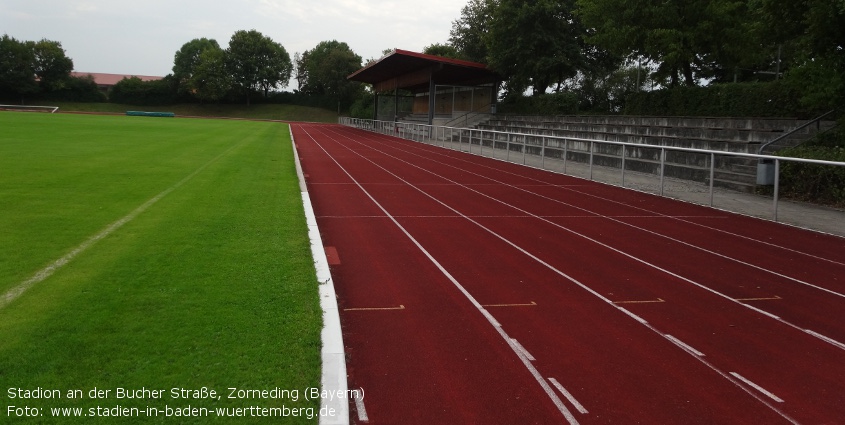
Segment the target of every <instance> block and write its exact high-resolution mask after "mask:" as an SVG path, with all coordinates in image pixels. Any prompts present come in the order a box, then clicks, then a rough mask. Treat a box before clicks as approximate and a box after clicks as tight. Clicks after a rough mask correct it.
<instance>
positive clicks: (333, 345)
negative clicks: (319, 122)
mask: <svg viewBox="0 0 845 425" xmlns="http://www.w3.org/2000/svg"><path fill="white" fill-rule="evenodd" d="M288 129H289V130H290V140H291V145H292V146H293V158H294V162H295V164H296V175H297V177H298V179H299V188H300V190H301V191H302V206H303V208H304V209H305V222H306V224H307V225H308V238H309V239H310V240H311V255H312V256H313V257H314V268H315V269H316V271H317V281H318V282H320V307H321V308H322V309H323V330H322V332H321V333H320V338H321V340H322V342H323V348H322V350H321V357H322V376H321V378H320V386H321V387H322V389H323V391H328V392H329V394H347V383H346V354H345V353H344V349H343V334H342V333H341V330H340V312H339V311H338V308H337V296H336V295H335V291H334V283H333V282H332V275H331V273H330V272H329V260H328V259H327V258H326V251H325V250H324V249H323V239H322V238H321V237H320V229H319V228H318V227H317V218H316V216H315V215H314V209H313V208H312V207H311V197H310V196H308V189H307V187H306V186H305V176H304V175H303V173H302V164H300V163H299V152H297V150H296V140H294V138H293V127H291V126H290V125H289V126H288ZM357 402H358V400H357V399H356V403H357ZM324 409H326V410H324ZM328 409H334V413H335V416H321V417H320V422H319V423H320V424H321V425H336V424H337V425H349V403H348V402H347V399H346V398H344V397H335V398H333V399H328V400H327V399H325V398H324V399H322V400H321V401H320V410H321V411H331V410H328ZM365 415H366V413H365Z"/></svg>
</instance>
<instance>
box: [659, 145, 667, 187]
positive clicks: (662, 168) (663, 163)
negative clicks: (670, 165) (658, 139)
mask: <svg viewBox="0 0 845 425" xmlns="http://www.w3.org/2000/svg"><path fill="white" fill-rule="evenodd" d="M665 169H666V148H660V196H663V178H664V175H665V174H666V173H665Z"/></svg>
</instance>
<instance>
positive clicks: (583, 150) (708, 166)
mask: <svg viewBox="0 0 845 425" xmlns="http://www.w3.org/2000/svg"><path fill="white" fill-rule="evenodd" d="M340 124H343V125H346V126H350V127H355V128H359V129H364V130H368V131H373V132H377V133H382V134H387V135H391V136H396V137H400V138H404V139H409V140H414V141H417V142H421V143H427V144H431V145H436V146H441V147H444V148H450V149H454V150H460V151H463V152H468V153H472V154H478V155H481V156H486V157H492V158H497V159H501V160H505V161H508V162H516V163H521V164H524V165H528V166H533V167H537V168H541V169H544V170H550V171H556V172H562V173H564V174H569V175H575V176H579V177H583V178H588V179H590V180H597V181H603V182H606V183H611V184H616V185H621V186H623V187H629V188H635V189H640V190H643V191H647V192H652V193H655V194H659V195H660V196H669V197H674V198H681V199H684V198H685V197H684V196H672V195H667V193H666V192H667V190H666V189H667V181H669V180H670V181H671V185H670V186H671V188H672V190H670V191H674V192H676V194H677V193H679V192H685V191H686V192H690V193H698V195H699V196H688V197H687V199H684V200H688V201H691V202H695V203H699V204H705V205H709V206H711V207H712V206H714V196H715V194H716V192H717V189H716V181H717V180H719V178H718V174H719V173H722V172H725V169H726V167H727V166H728V164H729V163H730V162H731V160H740V161H745V162H748V163H750V164H747V165H745V166H746V167H756V168H757V170H756V171H757V183H763V185H765V186H773V192H772V193H771V194H769V195H766V196H771V197H772V200H771V215H770V217H771V219H772V220H774V221H778V207H779V203H780V199H779V192H780V168H781V164H782V163H784V162H794V163H808V164H817V165H824V166H833V167H845V162H834V161H822V160H812V159H803V158H787V157H778V156H771V155H759V154H750V153H740V152H727V151H713V150H705V149H693V148H683V147H673V146H660V145H647V144H638V143H625V142H611V141H603V140H591V139H581V138H574V137H559V136H546V135H541V134H525V133H509V132H502V131H495V130H482V129H470V128H457V127H444V126H432V125H427V124H415V123H401V122H393V121H377V120H365V119H358V118H349V117H342V118H340ZM670 157H671V158H670ZM670 159H671V160H670ZM670 170H671V171H670ZM683 174H687V175H686V176H684V177H680V176H679V175H683ZM596 177H601V178H599V179H597V178H596ZM626 178H627V179H628V180H629V181H628V182H627V183H626ZM649 178H651V179H655V178H657V179H658V180H659V183H657V182H654V183H656V187H654V186H655V184H652V185H651V186H650V187H649V185H648V184H643V183H642V182H643V181H644V180H648V179H649ZM723 192H724V193H732V192H729V191H723ZM702 194H703V195H705V196H706V198H704V199H702V196H700V195H702ZM690 198H695V199H690ZM723 209H728V210H730V209H732V208H730V207H723ZM738 212H744V211H738ZM751 215H755V214H751Z"/></svg>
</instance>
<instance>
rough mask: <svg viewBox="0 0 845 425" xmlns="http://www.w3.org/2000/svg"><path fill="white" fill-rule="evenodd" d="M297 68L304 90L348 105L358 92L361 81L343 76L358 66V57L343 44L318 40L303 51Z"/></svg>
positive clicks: (358, 67) (359, 60)
mask: <svg viewBox="0 0 845 425" xmlns="http://www.w3.org/2000/svg"><path fill="white" fill-rule="evenodd" d="M297 68H298V72H297V78H300V79H301V80H300V84H301V85H300V87H299V89H300V91H302V92H304V93H308V94H313V95H327V96H331V97H333V98H335V99H337V100H338V101H339V102H341V103H343V104H345V105H347V106H348V105H349V104H351V103H352V101H353V100H354V98H355V96H356V95H357V94H358V92H359V91H360V84H359V83H356V82H352V81H349V80H347V79H346V77H347V76H349V75H350V74H352V73H354V72H355V71H357V70H358V69H360V68H361V56H358V55H357V54H355V52H353V51H352V49H350V48H349V45H347V44H346V43H343V42H339V41H337V40H331V41H323V42H320V43H319V44H317V46H315V47H314V48H313V49H311V50H308V51H306V52H305V53H303V54H302V56H301V60H300V63H299V65H298V67H297Z"/></svg>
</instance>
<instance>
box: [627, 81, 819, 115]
mask: <svg viewBox="0 0 845 425" xmlns="http://www.w3.org/2000/svg"><path fill="white" fill-rule="evenodd" d="M800 98H801V92H800V91H798V89H796V88H795V87H793V86H791V85H789V84H786V83H784V82H782V81H780V82H771V83H735V84H713V85H710V86H706V87H697V86H693V87H675V88H672V89H664V90H657V91H652V92H640V93H632V94H630V95H628V98H627V102H626V104H625V110H624V112H625V113H626V114H629V115H676V116H711V117H717V116H721V117H731V116H733V117H794V118H812V117H815V116H818V115H820V114H821V113H823V112H826V111H822V110H819V109H810V108H806V107H804V106H803V105H802V104H801V102H800Z"/></svg>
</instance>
